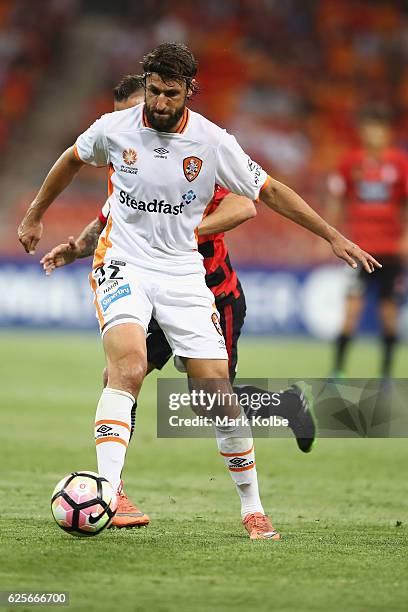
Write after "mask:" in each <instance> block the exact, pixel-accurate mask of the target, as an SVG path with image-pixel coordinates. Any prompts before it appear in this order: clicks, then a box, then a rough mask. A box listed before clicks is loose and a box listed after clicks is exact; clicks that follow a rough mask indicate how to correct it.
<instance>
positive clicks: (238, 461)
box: [229, 457, 247, 467]
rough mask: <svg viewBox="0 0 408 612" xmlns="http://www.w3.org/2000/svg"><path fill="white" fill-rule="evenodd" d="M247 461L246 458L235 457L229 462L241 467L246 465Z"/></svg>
mask: <svg viewBox="0 0 408 612" xmlns="http://www.w3.org/2000/svg"><path fill="white" fill-rule="evenodd" d="M246 461H247V460H246V458H242V457H234V458H233V459H230V460H229V462H230V463H231V464H232V465H233V466H235V467H239V466H241V465H242V464H243V463H246Z"/></svg>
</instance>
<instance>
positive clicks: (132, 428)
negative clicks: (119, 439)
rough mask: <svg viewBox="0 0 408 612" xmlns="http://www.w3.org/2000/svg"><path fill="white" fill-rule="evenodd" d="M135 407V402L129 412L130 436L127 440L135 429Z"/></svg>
mask: <svg viewBox="0 0 408 612" xmlns="http://www.w3.org/2000/svg"><path fill="white" fill-rule="evenodd" d="M136 408H137V402H135V403H134V404H133V406H132V410H131V413H130V438H129V442H130V441H131V439H132V436H133V432H134V431H135V422H136Z"/></svg>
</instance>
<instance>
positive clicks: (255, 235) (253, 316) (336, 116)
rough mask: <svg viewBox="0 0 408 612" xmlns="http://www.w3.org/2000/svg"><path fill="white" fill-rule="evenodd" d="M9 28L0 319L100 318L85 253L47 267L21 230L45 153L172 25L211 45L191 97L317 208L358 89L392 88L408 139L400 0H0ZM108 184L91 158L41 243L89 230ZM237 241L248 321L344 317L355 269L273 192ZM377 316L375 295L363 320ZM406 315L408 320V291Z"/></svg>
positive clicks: (267, 324) (370, 327)
mask: <svg viewBox="0 0 408 612" xmlns="http://www.w3.org/2000/svg"><path fill="white" fill-rule="evenodd" d="M40 13H41V14H42V15H43V18H41V19H38V15H39V14H40ZM0 28H1V29H2V38H1V40H2V42H1V45H0V57H1V66H2V68H1V73H0V92H1V100H2V101H1V106H0V152H1V158H0V176H1V182H2V204H1V209H0V210H1V212H0V219H1V224H0V283H1V285H2V286H5V287H7V291H6V292H4V294H3V297H2V300H1V302H0V325H1V326H9V325H28V326H34V327H35V326H47V327H53V326H57V327H66V326H68V327H78V328H81V329H83V328H94V329H95V321H94V315H93V306H92V303H91V300H90V294H89V291H88V286H87V283H86V273H87V270H88V266H89V262H86V263H85V264H84V266H83V267H82V268H81V265H80V264H77V265H76V266H75V269H74V268H70V269H66V270H63V271H59V272H58V273H57V274H56V275H54V277H53V278H51V279H45V278H44V277H42V275H41V271H40V269H39V266H38V259H39V257H38V258H36V260H35V261H32V260H31V259H30V260H29V261H28V258H27V257H25V256H24V254H23V253H22V249H21V247H20V245H19V244H18V242H17V240H16V231H15V230H16V226H17V225H18V222H19V220H20V219H21V217H22V214H23V211H24V210H25V208H26V206H27V204H28V203H29V201H30V198H31V196H32V194H33V193H34V192H35V190H36V189H37V188H38V186H39V185H40V184H41V181H42V179H43V177H44V173H45V171H46V169H47V168H48V167H49V166H50V164H51V163H52V162H53V161H54V159H56V157H57V156H58V155H59V154H60V152H61V151H62V150H63V149H64V148H65V147H66V146H68V145H70V144H72V143H73V142H74V141H75V139H76V137H77V135H78V134H79V133H80V132H81V131H82V130H83V129H85V128H86V127H87V126H88V125H89V124H90V123H91V122H92V121H93V120H94V119H95V118H96V117H98V116H99V115H101V114H102V113H104V112H109V111H110V110H111V109H112V93H111V91H112V87H113V86H114V85H115V84H116V83H117V82H118V80H119V78H120V77H121V75H123V74H125V73H132V72H138V71H140V69H141V67H140V63H139V62H140V58H141V57H142V55H143V54H144V53H145V52H146V51H147V50H149V49H150V48H151V47H152V46H154V45H155V44H157V43H158V42H160V41H165V40H178V41H183V42H186V43H187V44H189V45H190V46H191V47H192V48H193V50H194V52H195V53H196V55H197V57H198V58H199V60H200V72H199V82H200V86H201V92H200V94H199V95H198V96H197V97H196V98H195V99H194V100H193V101H192V103H191V107H192V108H193V109H195V110H197V111H199V112H202V113H204V114H205V115H206V116H208V117H209V118H210V119H212V120H214V121H215V122H216V123H219V124H220V125H222V126H224V127H226V128H227V129H229V130H230V131H231V132H233V133H235V134H236V135H237V137H238V140H239V141H240V143H241V144H242V146H243V147H244V149H245V150H247V151H248V153H249V154H250V155H251V156H252V157H253V159H255V160H257V161H259V162H260V163H261V164H262V165H263V166H264V167H265V168H266V169H268V171H270V173H271V174H272V175H273V176H274V177H276V178H278V179H280V180H282V181H283V182H286V183H287V184H289V185H290V186H292V187H293V188H294V189H295V190H297V191H298V192H299V193H301V194H302V195H303V196H304V197H305V199H306V200H307V201H308V202H309V203H310V204H311V205H312V206H314V207H315V208H316V209H317V210H321V208H322V204H323V201H324V194H325V184H326V177H327V174H328V173H329V172H330V170H332V169H333V168H334V167H335V166H336V163H337V162H338V160H339V157H340V156H341V154H342V152H343V151H344V150H345V149H346V148H347V147H349V146H350V145H351V144H353V143H355V142H356V134H355V129H354V127H353V123H354V117H355V114H356V112H357V111H358V109H359V108H361V106H362V105H364V104H365V103H367V102H369V101H373V100H379V101H385V102H387V103H389V104H390V106H391V107H392V108H393V110H394V111H395V113H396V117H397V125H396V128H397V129H396V143H397V144H398V145H400V146H401V147H403V148H405V149H408V114H407V113H406V106H407V104H408V71H407V68H406V64H407V58H408V9H407V6H406V3H404V2H402V1H401V2H399V1H394V2H382V1H374V2H361V1H355V2H349V1H346V2H341V3H339V2H336V1H335V0H325V1H324V2H317V1H302V0H285V1H273V0H228V1H225V2H218V1H214V0H210V1H208V2H195V3H191V2H187V1H184V0H180V1H178V2H169V1H166V0H138V2H131V1H125V0H121V1H118V2H115V3H112V2H105V1H103V0H101V1H92V0H89V1H86V2H85V1H84V2H79V1H78V0H52V1H51V0H39V1H38V2H36V3H35V9H34V8H33V5H32V4H30V2H27V1H24V0H2V1H1V2H0ZM105 188H106V181H105V171H104V170H100V171H95V169H93V168H87V169H85V170H84V171H82V172H81V173H80V175H79V177H78V180H76V181H75V183H74V185H73V186H72V187H70V188H69V189H68V190H67V191H66V192H65V193H64V195H63V196H62V197H60V198H59V199H58V201H57V202H56V204H55V205H54V206H53V207H52V208H51V210H50V211H49V212H48V213H47V215H46V218H45V232H44V237H43V239H42V242H41V244H40V248H39V250H38V255H39V256H40V255H42V254H43V253H44V252H46V250H47V249H49V248H50V247H52V246H53V245H55V244H56V243H58V242H60V241H65V240H66V238H67V235H68V233H69V234H73V235H77V234H78V232H79V231H80V229H81V228H82V227H83V225H84V224H86V223H87V222H88V221H89V220H90V219H92V218H93V217H94V216H95V214H96V213H97V211H98V209H99V207H100V205H101V203H103V201H104V199H105ZM228 245H229V247H230V251H231V258H232V261H233V262H234V263H235V265H236V266H237V267H238V269H239V270H240V271H241V278H242V281H243V284H244V287H245V288H246V293H247V297H248V306H249V307H248V317H247V322H246V326H245V332H246V333H251V334H262V335H264V334H297V333H302V334H309V335H312V336H315V337H318V338H323V339H327V338H330V337H332V336H333V335H334V334H335V333H336V331H337V329H338V326H339V324H340V320H341V304H342V295H343V284H344V283H343V279H344V274H343V269H342V266H341V265H340V266H339V265H338V264H336V262H335V261H334V258H333V257H332V256H331V253H330V250H329V248H328V247H327V249H326V250H325V249H324V247H323V248H322V246H321V245H319V241H318V240H315V239H314V237H313V236H312V235H311V234H309V233H308V232H306V231H304V230H302V229H301V228H299V227H297V226H295V225H294V224H292V223H290V222H288V221H286V220H284V219H283V218H281V217H279V216H278V215H275V214H273V213H271V211H270V210H269V209H267V208H266V207H264V206H263V205H262V204H261V205H260V206H259V207H258V215H257V217H256V219H254V220H252V221H251V222H250V223H246V224H245V225H244V226H242V227H241V228H239V229H238V230H236V231H234V232H232V233H230V234H229V235H228ZM81 263H82V262H81ZM33 303H34V304H35V308H32V304H33ZM375 328H376V320H375V316H374V313H373V308H372V305H371V306H368V308H367V310H366V313H365V316H364V317H363V319H362V329H363V330H364V331H367V332H373V331H374V330H375ZM401 331H402V333H403V335H405V336H407V335H408V305H405V308H403V309H402V311H401Z"/></svg>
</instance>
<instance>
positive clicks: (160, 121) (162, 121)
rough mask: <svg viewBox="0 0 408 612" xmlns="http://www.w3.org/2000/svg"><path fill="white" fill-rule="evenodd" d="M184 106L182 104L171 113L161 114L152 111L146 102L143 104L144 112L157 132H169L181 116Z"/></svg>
mask: <svg viewBox="0 0 408 612" xmlns="http://www.w3.org/2000/svg"><path fill="white" fill-rule="evenodd" d="M184 108H185V106H184V105H183V106H182V107H181V108H179V109H177V110H175V111H174V113H173V114H172V115H168V114H166V115H162V114H160V113H157V112H155V111H152V110H151V109H150V108H149V107H148V106H147V104H145V113H146V116H147V118H148V120H149V123H150V125H151V126H152V128H153V129H155V130H157V131H158V132H170V131H171V130H172V129H173V128H174V127H175V126H176V125H177V123H178V122H179V121H180V119H181V118H182V116H183V113H184Z"/></svg>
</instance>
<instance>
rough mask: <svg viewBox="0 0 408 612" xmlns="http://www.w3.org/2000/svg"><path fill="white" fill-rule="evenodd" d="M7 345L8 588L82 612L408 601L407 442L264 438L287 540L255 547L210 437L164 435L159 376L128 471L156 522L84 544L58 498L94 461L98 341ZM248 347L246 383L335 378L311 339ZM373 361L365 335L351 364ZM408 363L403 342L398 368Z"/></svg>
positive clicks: (271, 490) (5, 339)
mask: <svg viewBox="0 0 408 612" xmlns="http://www.w3.org/2000/svg"><path fill="white" fill-rule="evenodd" d="M0 350H1V355H2V365H1V373H0V378H1V395H0V397H1V402H0V403H1V415H2V427H1V432H0V436H1V441H0V444H1V446H0V448H1V482H0V484H1V500H2V503H1V507H0V512H1V564H0V576H1V580H0V590H1V589H2V590H10V589H13V590H22V589H23V590H36V591H38V590H65V591H69V592H70V598H71V605H70V608H69V609H72V610H84V611H89V610H121V611H122V610H123V611H130V610H134V611H145V610H146V611H147V610H148V611H152V612H156V611H157V612H167V611H173V610H174V611H175V610H178V611H182V612H184V611H185V612H187V611H188V612H190V611H192V610H197V611H204V610H205V611H208V610H212V611H229V610H231V611H233V612H235V611H245V612H247V611H250V610H257V611H264V610H265V611H266V610H268V611H269V610H278V611H281V610H293V611H299V610H325V611H327V610H329V611H331V610H336V611H337V610H339V611H340V610H341V611H344V610H347V611H348V610H352V611H354V610H355V611H360V612H368V611H372V610H378V611H380V610H381V611H383V610H406V609H407V601H408V584H407V576H408V572H407V559H408V547H407V544H408V537H407V536H408V527H407V525H408V501H407V500H408V478H407V466H408V446H407V442H406V440H404V439H398V440H397V439H394V440H363V439H359V440H333V439H332V440H323V439H322V440H320V441H319V442H318V444H317V446H316V447H315V449H314V450H313V452H312V453H311V454H310V455H307V456H304V455H302V454H301V453H300V452H299V451H298V450H297V447H296V444H295V442H294V440H291V439H286V440H275V441H273V440H266V439H262V440H258V441H257V442H256V446H257V465H258V474H259V479H260V486H261V495H262V498H263V502H264V505H265V508H266V510H267V512H268V513H269V514H270V515H271V516H272V519H273V523H274V525H275V526H276V527H277V528H278V529H279V530H280V531H281V532H282V534H283V536H284V539H283V540H282V541H281V542H267V541H255V542H251V541H249V539H247V537H246V532H245V531H244V530H243V528H242V526H241V525H240V517H239V504H238V499H237V496H236V493H235V491H234V489H233V485H232V482H231V481H230V477H229V475H228V474H227V473H226V471H225V467H224V465H223V462H222V461H221V459H220V457H219V456H218V454H217V452H216V445H215V442H214V440H211V439H207V440H186V439H182V440H158V439H157V438H156V436H155V423H156V420H155V418H156V415H155V378H154V377H151V378H149V379H148V380H147V381H146V383H145V386H144V388H143V391H142V394H141V397H140V401H139V408H138V416H137V429H136V434H135V438H134V440H133V441H132V444H131V446H130V449H129V452H128V460H127V466H126V470H125V475H124V476H125V483H126V487H127V492H128V493H129V494H130V496H131V497H132V498H133V499H134V500H135V501H136V502H137V503H139V504H140V505H141V506H142V508H143V509H145V511H146V512H148V513H149V514H150V516H151V518H152V522H151V525H150V526H149V527H148V528H145V529H140V530H110V531H106V532H104V533H102V534H101V535H100V536H97V537H96V538H92V539H86V540H82V539H76V538H73V537H71V536H69V535H68V534H65V533H64V532H63V531H61V530H60V529H58V527H57V526H56V525H55V524H54V522H53V519H52V517H51V514H50V509H49V499H50V494H51V491H52V489H53V487H54V485H55V483H56V482H57V481H58V480H59V479H60V478H61V477H62V476H63V475H64V474H65V473H68V472H70V471H72V470H75V469H90V470H95V468H96V462H95V451H94V444H93V440H92V438H93V419H94V412H95V406H96V403H97V400H98V397H99V393H100V381H101V369H102V366H103V362H104V359H103V353H102V349H101V345H100V342H99V339H98V338H97V337H96V335H91V334H89V335H88V334H83V335H82V336H79V335H75V334H74V335H73V334H49V333H45V332H41V333H35V334H34V333H33V334H26V333H24V332H20V333H11V332H3V333H2V334H0ZM240 355H241V359H240V374H241V376H248V377H249V376H259V377H262V376H264V377H290V376H293V377H307V376H316V377H318V376H325V375H326V374H327V371H328V368H329V365H330V348H329V347H328V346H327V345H324V344H321V343H316V342H307V341H298V340H296V341H291V340H276V339H263V340H246V339H244V340H243V341H242V344H241V353H240ZM378 361H379V356H378V354H377V352H376V350H375V345H374V344H373V343H370V342H362V341H361V342H359V343H357V344H356V345H355V347H353V349H352V354H351V359H350V364H349V374H350V375H353V376H356V377H357V376H375V375H376V372H377V365H378ZM407 373H408V351H407V348H406V347H401V348H400V351H399V355H398V366H397V369H396V372H395V374H396V375H398V376H406V375H407ZM162 375H167V376H174V370H173V368H172V366H171V365H169V366H167V367H166V369H165V370H164V372H163V374H162ZM407 410H408V404H407ZM5 609H7V608H5ZM10 609H11V608H10ZM13 609H14V608H13ZM16 609H31V608H16Z"/></svg>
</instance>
